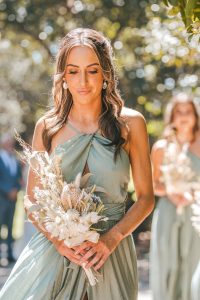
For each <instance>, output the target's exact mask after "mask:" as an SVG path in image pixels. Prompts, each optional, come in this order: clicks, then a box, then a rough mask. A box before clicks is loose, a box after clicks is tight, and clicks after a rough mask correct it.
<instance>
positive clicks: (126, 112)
mask: <svg viewBox="0 0 200 300" xmlns="http://www.w3.org/2000/svg"><path fill="white" fill-rule="evenodd" d="M121 116H122V117H123V118H124V119H125V122H126V124H127V126H128V128H129V131H130V134H134V133H135V134H136V133H139V132H138V130H140V133H141V131H146V121H145V118H144V116H143V115H142V114H141V113H140V112H138V111H136V110H134V109H131V108H128V107H123V109H122V113H121Z"/></svg>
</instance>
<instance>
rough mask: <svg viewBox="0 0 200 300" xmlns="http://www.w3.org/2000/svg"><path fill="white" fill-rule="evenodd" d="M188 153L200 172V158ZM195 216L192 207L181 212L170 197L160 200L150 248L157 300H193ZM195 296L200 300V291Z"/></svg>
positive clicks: (199, 250) (198, 248) (197, 242)
mask: <svg viewBox="0 0 200 300" xmlns="http://www.w3.org/2000/svg"><path fill="white" fill-rule="evenodd" d="M188 156H189V158H190V159H191V162H192V169H193V170H194V171H195V172H196V173H197V174H199V175H200V158H199V157H197V156H196V155H195V154H193V153H192V152H191V151H188ZM191 216H192V209H191V207H190V206H187V207H185V208H184V211H183V213H182V214H181V215H178V214H177V213H176V207H175V205H173V204H172V203H171V202H170V200H169V199H168V198H167V197H161V198H160V199H159V202H158V205H157V207H156V209H155V212H154V215H153V221H152V237H151V247H150V261H151V264H150V281H151V288H152V292H153V300H191V281H192V277H193V274H194V271H195V269H196V268H197V265H198V262H199V261H200V237H199V236H198V234H197V232H196V230H195V229H194V227H193V226H192V222H191ZM199 284H200V282H199ZM194 288H195V287H194ZM196 289H197V287H196ZM194 299H195V300H199V299H200V294H199V295H198V298H194Z"/></svg>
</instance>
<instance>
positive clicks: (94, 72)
mask: <svg viewBox="0 0 200 300" xmlns="http://www.w3.org/2000/svg"><path fill="white" fill-rule="evenodd" d="M88 73H90V74H96V73H98V71H97V70H94V71H88Z"/></svg>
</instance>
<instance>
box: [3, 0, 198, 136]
mask: <svg viewBox="0 0 200 300" xmlns="http://www.w3.org/2000/svg"><path fill="white" fill-rule="evenodd" d="M180 3H181V1H165V4H167V5H168V6H169V7H170V8H169V9H168V8H166V5H165V4H164V3H163V2H161V1H152V0H150V1H145V0H141V1H136V0H82V1H80V0H67V1H63V0H59V1H52V0H48V1H47V0H43V1H39V0H35V1H32V0H26V1H25V0H18V1H12V0H9V1H4V0H1V1H0V11H1V15H0V28H1V40H0V55H1V58H0V67H1V80H0V96H1V97H0V113H1V120H0V125H1V131H5V130H8V129H10V130H13V127H15V128H17V129H18V130H19V131H21V132H24V133H25V136H27V137H29V136H31V135H32V132H33V127H34V124H35V122H36V120H37V119H38V118H39V117H40V116H41V115H42V114H43V113H44V111H45V110H46V107H47V105H48V104H49V101H50V98H51V85H52V75H53V74H54V57H55V55H56V52H57V48H58V44H59V40H60V39H61V38H62V37H63V36H64V35H65V34H66V33H67V32H68V31H69V30H71V29H73V28H76V27H90V28H94V29H96V30H98V31H101V32H103V33H104V34H105V35H106V36H107V37H108V38H109V39H110V40H111V42H112V45H113V47H114V51H115V55H116V62H117V65H118V73H119V85H120V89H121V93H122V96H123V99H124V100H125V105H126V106H128V107H133V108H135V109H137V110H139V111H141V112H142V113H143V114H144V116H145V118H146V119H147V124H148V131H149V134H150V136H151V138H152V141H153V140H154V139H156V138H157V136H159V135H160V134H161V131H162V126H163V125H162V124H163V122H162V117H163V111H164V107H165V105H166V103H167V101H168V100H169V98H170V97H171V95H172V94H173V93H176V92H179V91H186V92H188V93H192V94H193V95H194V97H195V100H196V101H199V97H200V87H199V86H200V85H199V73H200V71H199V70H200V69H199V65H200V46H199V44H198V37H195V36H194V37H193V38H192V39H191V41H188V34H187V32H186V30H185V25H184V23H183V21H182V19H181V17H180V13H179V14H177V15H176V14H175V13H171V12H170V9H172V8H174V7H175V8H177V7H178V9H179V10H180V8H181V7H182V6H181V4H180ZM177 4H178V5H177ZM171 5H172V6H171ZM173 5H174V6H173ZM181 12H182V10H181ZM176 13H177V11H176ZM195 13H196V14H197V13H199V11H197V12H196V11H195ZM168 14H169V15H168ZM182 17H183V13H182ZM183 19H184V18H183ZM184 21H185V19H184ZM186 23H187V22H186ZM188 24H189V23H187V25H188ZM188 26H189V25H188Z"/></svg>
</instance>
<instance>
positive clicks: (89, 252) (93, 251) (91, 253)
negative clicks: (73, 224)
mask: <svg viewBox="0 0 200 300" xmlns="http://www.w3.org/2000/svg"><path fill="white" fill-rule="evenodd" d="M96 252H97V250H95V248H91V249H90V250H89V251H87V252H86V254H85V255H83V256H82V258H81V262H82V263H84V262H86V261H88V260H89V259H90V258H91V257H92V256H93V255H94V254H95V253H96Z"/></svg>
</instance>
